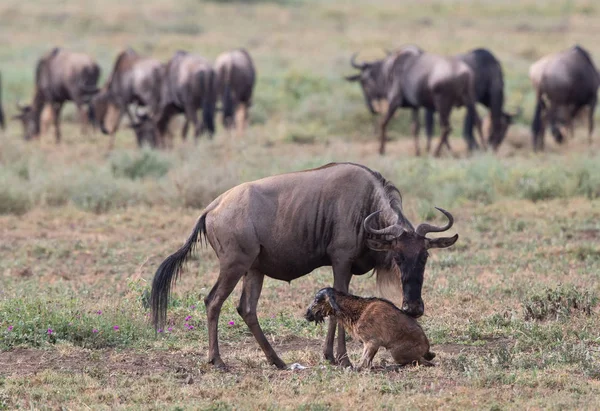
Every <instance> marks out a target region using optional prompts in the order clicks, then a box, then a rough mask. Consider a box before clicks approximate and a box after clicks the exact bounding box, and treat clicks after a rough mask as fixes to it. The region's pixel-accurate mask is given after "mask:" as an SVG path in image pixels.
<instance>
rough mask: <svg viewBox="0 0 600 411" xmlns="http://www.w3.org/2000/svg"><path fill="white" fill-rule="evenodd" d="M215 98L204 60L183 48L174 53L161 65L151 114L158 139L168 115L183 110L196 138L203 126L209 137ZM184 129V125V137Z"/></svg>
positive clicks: (211, 76)
mask: <svg viewBox="0 0 600 411" xmlns="http://www.w3.org/2000/svg"><path fill="white" fill-rule="evenodd" d="M216 98H217V97H216V75H215V70H214V69H213V67H212V65H211V64H210V63H209V62H208V60H206V59H204V58H203V57H200V56H196V55H193V54H190V53H187V52H185V51H178V52H176V53H175V55H174V56H173V58H172V59H171V60H170V61H169V62H168V63H167V66H166V68H165V73H164V77H163V81H162V90H161V99H160V100H161V101H160V108H159V111H158V114H157V115H156V116H154V118H155V121H156V126H157V129H158V133H159V138H160V139H163V138H164V136H165V134H166V133H167V128H168V126H169V122H170V121H171V118H172V117H173V116H174V115H176V114H179V113H184V114H185V119H186V122H189V123H191V124H193V125H194V136H195V137H196V138H197V137H199V136H200V134H201V133H202V132H203V131H204V129H206V130H208V134H209V136H212V135H213V133H214V132H215V121H214V118H215V108H216ZM199 109H202V121H199V120H198V110H199ZM186 131H187V125H186V127H184V133H183V136H184V137H185V132H186Z"/></svg>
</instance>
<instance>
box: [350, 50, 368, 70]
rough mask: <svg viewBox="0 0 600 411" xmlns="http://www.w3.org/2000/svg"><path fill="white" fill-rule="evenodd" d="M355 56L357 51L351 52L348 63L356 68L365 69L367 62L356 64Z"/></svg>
mask: <svg viewBox="0 0 600 411" xmlns="http://www.w3.org/2000/svg"><path fill="white" fill-rule="evenodd" d="M356 56H358V51H357V52H356V53H354V54H352V57H350V64H351V65H352V67H354V68H355V69H358V70H363V69H365V68H366V67H367V63H361V64H358V63H357V62H356Z"/></svg>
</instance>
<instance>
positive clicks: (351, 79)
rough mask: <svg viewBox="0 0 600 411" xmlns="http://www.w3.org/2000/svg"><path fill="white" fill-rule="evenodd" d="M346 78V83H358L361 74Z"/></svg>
mask: <svg viewBox="0 0 600 411" xmlns="http://www.w3.org/2000/svg"><path fill="white" fill-rule="evenodd" d="M344 78H345V79H346V81H358V80H360V74H355V75H353V76H346V77H344Z"/></svg>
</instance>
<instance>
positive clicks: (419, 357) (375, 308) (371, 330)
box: [305, 287, 435, 369]
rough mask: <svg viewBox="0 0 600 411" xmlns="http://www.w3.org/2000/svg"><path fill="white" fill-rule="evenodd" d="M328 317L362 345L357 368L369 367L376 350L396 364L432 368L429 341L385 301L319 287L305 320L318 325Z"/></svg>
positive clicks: (407, 318) (416, 325)
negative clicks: (380, 350)
mask: <svg viewBox="0 0 600 411" xmlns="http://www.w3.org/2000/svg"><path fill="white" fill-rule="evenodd" d="M330 315H333V316H335V317H336V318H337V320H338V322H339V323H340V324H341V325H343V326H344V328H345V329H346V330H347V331H348V332H350V333H351V334H352V336H353V337H354V338H356V339H357V340H359V341H361V342H362V343H363V344H364V345H363V355H362V358H361V364H360V366H359V369H360V368H370V367H371V365H372V363H373V357H375V354H377V351H378V350H379V348H380V347H385V348H387V349H388V350H389V351H390V353H391V354H392V357H393V358H394V361H396V363H397V364H399V365H406V364H410V363H412V362H414V361H416V362H417V363H418V364H421V365H427V366H432V365H433V364H432V363H431V362H429V361H430V360H432V359H433V358H434V357H435V354H434V353H432V352H431V351H429V340H428V339H427V336H426V335H425V333H424V332H423V329H422V328H421V326H420V325H419V323H418V322H417V321H416V320H415V319H414V318H412V317H410V316H408V315H406V314H405V313H404V312H403V311H402V310H400V309H399V308H398V307H396V306H395V305H394V304H392V303H391V302H389V301H388V300H384V299H381V298H374V297H371V298H362V297H357V296H354V295H350V294H346V293H344V292H341V291H336V290H334V289H333V288H331V287H329V288H323V289H322V290H320V291H319V292H318V293H317V295H316V296H315V300H314V301H313V303H312V304H311V305H310V307H308V310H307V311H306V315H305V318H306V319H307V320H308V321H314V322H317V323H319V322H323V321H324V319H325V317H328V316H330Z"/></svg>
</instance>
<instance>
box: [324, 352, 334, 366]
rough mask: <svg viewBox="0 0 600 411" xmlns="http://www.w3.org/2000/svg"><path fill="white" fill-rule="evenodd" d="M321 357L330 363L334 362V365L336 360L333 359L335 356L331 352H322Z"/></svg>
mask: <svg viewBox="0 0 600 411" xmlns="http://www.w3.org/2000/svg"><path fill="white" fill-rule="evenodd" d="M323 358H325V360H326V361H328V362H329V363H330V364H334V365H335V364H337V362H336V361H335V357H334V356H333V353H328V352H324V353H323Z"/></svg>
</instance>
